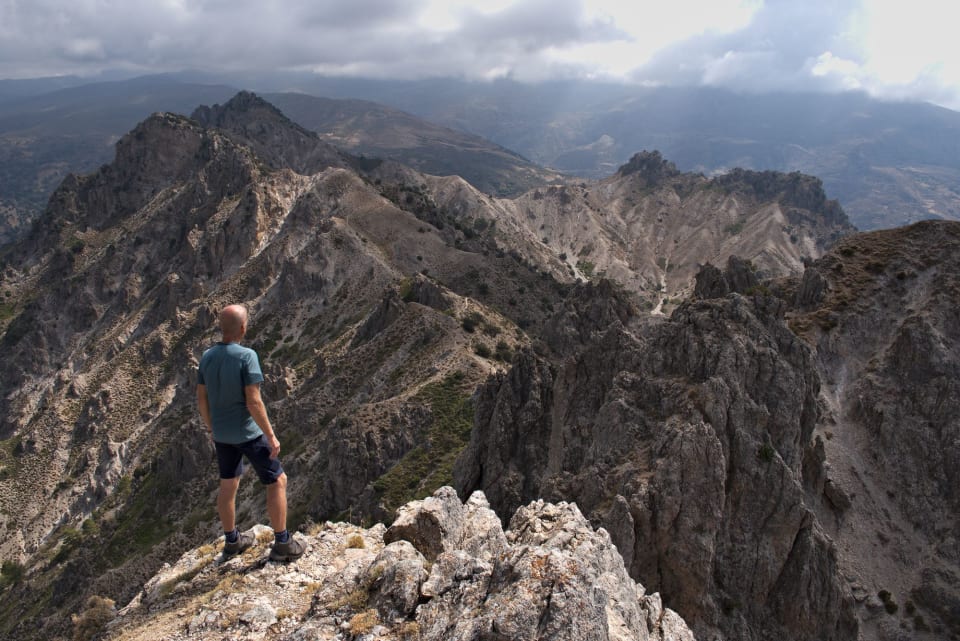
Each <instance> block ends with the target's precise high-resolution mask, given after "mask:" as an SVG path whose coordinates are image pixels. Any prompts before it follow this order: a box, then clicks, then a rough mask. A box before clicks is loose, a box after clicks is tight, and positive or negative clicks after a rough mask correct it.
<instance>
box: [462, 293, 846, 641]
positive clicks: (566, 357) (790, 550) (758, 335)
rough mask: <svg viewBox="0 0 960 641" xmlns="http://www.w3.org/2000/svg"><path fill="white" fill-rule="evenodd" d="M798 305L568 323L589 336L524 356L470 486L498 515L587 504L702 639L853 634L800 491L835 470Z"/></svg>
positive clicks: (503, 387)
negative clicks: (817, 433)
mask: <svg viewBox="0 0 960 641" xmlns="http://www.w3.org/2000/svg"><path fill="white" fill-rule="evenodd" d="M604 296H605V293H604V292H602V291H601V290H600V289H599V288H592V287H591V288H586V289H585V290H584V291H583V292H582V293H581V296H580V297H579V302H578V305H579V306H580V308H581V309H584V308H586V309H589V308H592V307H596V304H589V305H584V303H583V300H584V299H587V300H591V299H595V298H602V297H604ZM591 303H593V301H592V300H591ZM784 307H785V306H784V305H783V303H782V301H780V300H779V299H776V298H773V297H769V296H756V297H752V296H751V297H745V296H742V295H738V294H734V295H730V296H728V297H726V298H720V299H712V300H697V301H690V302H685V303H683V304H681V306H680V307H679V308H678V309H677V310H676V311H675V312H674V314H673V315H672V316H671V317H670V318H669V319H666V320H662V321H651V320H649V319H643V320H640V319H635V320H634V322H632V323H628V324H626V325H624V323H623V322H622V321H621V320H620V319H618V318H614V319H613V321H612V322H610V321H609V320H608V318H605V317H604V316H602V315H591V314H583V313H582V312H580V313H577V312H572V313H571V314H568V315H567V316H566V317H567V318H568V322H570V321H571V320H572V321H573V322H575V323H577V324H578V326H579V332H578V336H580V337H583V336H588V338H586V340H583V339H578V340H570V337H569V336H565V335H554V336H552V337H551V338H552V339H553V342H552V343H551V344H552V345H553V347H554V349H555V350H556V351H557V352H558V353H559V354H562V356H561V357H560V358H558V359H556V360H555V363H557V364H556V365H551V364H550V363H547V362H545V361H543V360H542V359H540V358H539V357H536V356H534V355H527V356H526V357H525V358H526V360H525V361H522V362H521V363H519V364H518V365H516V366H515V367H514V369H513V370H512V371H511V372H510V373H509V374H507V375H504V376H500V377H498V378H497V379H495V380H493V381H491V382H490V383H489V384H488V385H487V386H486V387H485V388H484V389H483V390H482V392H481V393H480V395H479V398H478V402H477V427H476V429H475V431H474V434H473V435H472V438H471V442H470V445H469V447H468V448H467V450H466V451H465V452H464V454H463V455H462V457H461V459H460V461H459V463H460V465H459V466H458V475H457V483H458V488H459V489H460V490H461V491H462V492H467V491H470V490H472V489H474V488H479V489H483V491H484V492H485V493H486V494H487V496H488V497H490V500H491V503H492V504H493V505H494V507H495V509H497V511H498V513H508V512H509V511H510V510H511V509H512V508H513V507H515V506H516V505H519V504H521V503H523V502H524V501H526V500H528V497H529V496H544V497H545V498H547V499H548V500H552V499H553V497H558V496H564V497H567V498H568V499H569V500H574V501H576V502H577V504H578V505H579V506H580V507H581V509H582V510H583V511H584V513H585V514H587V515H588V516H589V517H590V518H591V520H592V521H593V522H595V523H597V524H600V525H602V526H603V527H604V528H606V529H607V530H608V531H609V532H610V533H611V536H612V538H613V540H614V543H615V544H616V545H617V548H618V549H619V550H620V551H621V553H622V554H623V556H624V560H625V562H626V564H627V567H628V568H629V569H630V572H631V574H632V576H634V577H642V580H643V581H645V582H646V583H647V584H649V585H650V586H651V589H656V590H658V591H660V592H661V593H662V594H663V595H664V598H665V599H667V602H669V603H671V604H672V607H675V608H677V610H678V612H681V613H682V615H683V616H684V617H685V618H686V619H687V620H688V621H690V622H691V624H692V625H693V626H694V629H695V630H696V631H697V633H698V635H699V636H702V637H703V638H713V637H714V636H716V635H718V634H720V635H723V636H724V637H725V638H727V637H729V638H740V639H747V638H749V639H764V638H771V637H773V636H777V637H781V638H790V639H850V638H855V637H856V629H857V625H856V620H855V618H854V615H853V602H852V599H851V598H850V596H849V593H848V592H847V591H846V590H845V587H844V586H843V585H842V583H841V581H840V577H839V576H838V568H837V559H836V551H835V549H834V546H833V545H832V543H831V542H830V541H829V539H828V538H827V537H826V536H825V534H824V533H823V531H822V528H821V526H820V525H819V523H818V522H817V518H816V514H815V509H814V506H815V504H814V503H813V502H812V501H811V499H810V496H809V492H808V488H807V487H806V486H805V483H804V479H805V477H815V476H818V475H820V474H821V472H820V466H821V465H822V461H820V460H818V459H817V457H816V455H815V446H814V444H813V442H812V440H811V437H812V434H813V431H814V428H815V425H816V420H817V395H818V393H819V389H820V381H819V377H818V375H817V372H816V369H815V367H814V354H813V352H812V350H811V349H810V348H809V347H808V346H807V345H806V344H804V343H803V342H802V341H800V340H799V339H798V338H797V337H796V336H795V335H793V334H792V333H791V332H790V330H789V329H788V328H787V327H786V325H785V324H784V322H783V312H784ZM571 311H572V310H571ZM504 443H509V444H510V446H509V447H504V446H503V444H504ZM654 586H655V587H654Z"/></svg>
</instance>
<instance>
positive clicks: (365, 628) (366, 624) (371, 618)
mask: <svg viewBox="0 0 960 641" xmlns="http://www.w3.org/2000/svg"><path fill="white" fill-rule="evenodd" d="M377 620H378V619H377V611H376V610H364V611H363V612H361V613H360V614H355V615H354V616H353V618H352V619H350V622H349V623H348V624H347V627H348V628H349V629H350V634H352V635H354V636H359V635H361V634H367V633H368V632H370V631H371V630H373V627H374V626H375V625H377Z"/></svg>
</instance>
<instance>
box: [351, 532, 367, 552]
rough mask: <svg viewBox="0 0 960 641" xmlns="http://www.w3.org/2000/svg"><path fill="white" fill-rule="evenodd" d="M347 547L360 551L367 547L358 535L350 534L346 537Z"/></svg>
mask: <svg viewBox="0 0 960 641" xmlns="http://www.w3.org/2000/svg"><path fill="white" fill-rule="evenodd" d="M347 547H348V548H354V549H360V550H362V549H363V548H365V547H367V543H366V541H364V540H363V536H361V535H360V534H351V535H350V536H348V537H347Z"/></svg>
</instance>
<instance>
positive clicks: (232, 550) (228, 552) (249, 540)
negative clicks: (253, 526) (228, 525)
mask: <svg viewBox="0 0 960 641" xmlns="http://www.w3.org/2000/svg"><path fill="white" fill-rule="evenodd" d="M256 540H257V539H256V537H254V536H253V532H241V533H240V536H238V537H237V540H236V541H234V542H233V543H229V542H227V541H226V540H224V542H223V556H233V555H234V554H240V553H241V552H243V551H244V550H246V549H248V548H249V547H250V546H252V545H253V544H254V542H255V541H256Z"/></svg>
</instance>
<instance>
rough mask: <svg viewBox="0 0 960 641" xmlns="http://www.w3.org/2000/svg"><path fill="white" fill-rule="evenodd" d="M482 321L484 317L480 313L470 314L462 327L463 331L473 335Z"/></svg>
mask: <svg viewBox="0 0 960 641" xmlns="http://www.w3.org/2000/svg"><path fill="white" fill-rule="evenodd" d="M482 320H483V316H481V315H480V313H479V312H470V313H469V314H467V315H466V316H465V317H464V318H463V321H461V323H460V326H461V327H463V331H465V332H467V333H468V334H472V333H473V332H474V331H476V329H477V325H479V324H480V322H481V321H482Z"/></svg>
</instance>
